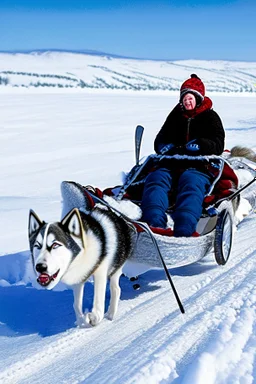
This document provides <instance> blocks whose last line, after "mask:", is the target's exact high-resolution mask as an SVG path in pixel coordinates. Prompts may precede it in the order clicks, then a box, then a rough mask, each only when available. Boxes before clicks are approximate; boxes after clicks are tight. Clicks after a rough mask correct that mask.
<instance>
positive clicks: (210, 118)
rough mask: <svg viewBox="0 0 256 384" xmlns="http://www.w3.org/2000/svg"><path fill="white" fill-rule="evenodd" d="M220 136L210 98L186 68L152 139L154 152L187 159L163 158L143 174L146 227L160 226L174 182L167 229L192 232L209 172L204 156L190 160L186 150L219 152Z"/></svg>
mask: <svg viewBox="0 0 256 384" xmlns="http://www.w3.org/2000/svg"><path fill="white" fill-rule="evenodd" d="M224 140H225V132H224V129H223V125H222V122H221V119H220V117H219V115H218V114H217V113H216V112H215V111H214V110H213V109H212V101H211V99H210V98H209V97H206V96H205V86H204V84H203V82H202V81H201V79H200V78H199V77H198V76H197V75H195V74H192V75H191V78H189V79H188V80H186V81H185V82H184V83H183V84H182V85H181V88H180V100H179V103H178V104H177V105H176V106H175V107H174V109H173V110H172V111H171V112H170V114H169V115H168V117H167V119H166V121H165V123H164V125H163V126H162V128H161V129H160V131H159V133H158V134H157V136H156V138H155V141H154V149H155V151H156V153H157V154H162V155H170V156H171V155H175V154H179V155H187V156H189V157H188V160H187V161H185V163H184V161H183V160H182V161H180V160H176V161H174V162H169V164H168V162H167V161H166V162H164V163H163V165H162V166H159V167H158V168H157V169H156V170H155V171H153V172H151V173H150V174H149V175H148V176H147V178H146V181H145V186H144V190H143V196H142V204H141V209H142V220H143V221H145V222H147V223H148V224H149V225H150V226H151V227H157V228H163V229H165V228H166V225H167V216H166V210H167V209H168V206H169V192H170V190H171V188H172V187H173V184H175V186H176V192H177V195H176V201H175V209H174V213H173V215H172V218H173V221H174V228H173V235H174V236H176V237H181V236H186V237H188V236H191V235H194V236H196V235H197V233H196V232H195V231H196V226H197V222H198V220H199V219H200V216H201V214H202V210H203V200H204V197H205V194H206V193H207V192H208V190H209V188H210V184H211V176H210V174H208V172H207V169H206V167H205V162H201V161H194V162H193V161H192V162H191V156H199V155H221V154H222V152H223V150H224ZM192 160H193V158H192ZM161 163H162V162H161ZM181 163H182V166H181V165H180V164H181ZM181 167H182V169H181Z"/></svg>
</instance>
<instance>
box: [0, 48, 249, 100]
mask: <svg viewBox="0 0 256 384" xmlns="http://www.w3.org/2000/svg"><path fill="white" fill-rule="evenodd" d="M193 72H195V73H197V74H198V75H199V76H200V77H201V78H202V79H203V80H204V82H205V85H206V87H207V91H208V92H211V91H217V92H250V93H252V92H255V93H256V63H253V62H231V61H202V60H183V61H154V60H137V59H127V58H119V57H116V56H110V55H107V54H106V55H103V54H99V55H96V54H93V53H91V54H88V53H73V52H63V51H46V52H41V51H38V52H31V53H0V88H2V87H57V88H87V89H88V88H90V89H122V90H152V91H154V90H173V91H177V90H178V89H179V87H180V84H181V82H182V81H184V79H186V78H187V77H189V76H190V74H191V73H193Z"/></svg>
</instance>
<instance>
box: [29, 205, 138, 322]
mask: <svg viewBox="0 0 256 384" xmlns="http://www.w3.org/2000/svg"><path fill="white" fill-rule="evenodd" d="M28 231H29V242H30V250H31V256H32V261H33V267H34V270H35V273H36V275H37V282H38V283H39V284H40V285H41V286H42V287H45V288H46V289H52V288H53V287H54V286H55V285H56V284H57V283H58V282H59V281H60V280H61V281H63V282H64V283H65V284H68V285H70V286H72V288H73V292H74V310H75V314H76V324H77V325H78V326H80V327H82V326H86V324H90V325H97V324H98V323H99V322H100V321H101V320H102V319H103V317H104V308H105V293H106V284H107V279H108V278H110V293H111V299H110V305H109V309H108V312H107V317H108V318H109V319H110V320H112V319H113V318H114V316H115V314H116V312H117V307H118V301H119V298H120V287H119V278H120V275H121V272H122V266H123V264H124V263H125V261H126V260H127V259H128V258H129V256H130V255H131V251H132V233H133V230H132V228H131V227H130V226H129V225H128V224H127V222H126V221H125V220H124V219H123V218H122V217H121V216H117V215H115V214H114V213H113V212H112V211H111V210H110V209H108V208H106V207H104V206H103V205H102V206H101V205H95V206H94V207H93V208H92V209H91V211H90V212H87V213H85V212H82V211H81V210H79V209H77V208H74V209H72V210H71V211H70V212H69V213H68V214H67V215H66V216H65V217H64V218H63V219H62V220H61V221H60V222H55V223H45V222H44V221H41V220H40V219H39V217H38V216H37V215H36V214H35V212H33V211H32V210H31V211H30V214H29V227H28ZM91 275H93V277H94V300H93V309H92V312H90V313H87V314H86V315H84V314H83V311H82V302H83V290H84V283H85V281H86V280H87V279H88V278H89V277H90V276H91Z"/></svg>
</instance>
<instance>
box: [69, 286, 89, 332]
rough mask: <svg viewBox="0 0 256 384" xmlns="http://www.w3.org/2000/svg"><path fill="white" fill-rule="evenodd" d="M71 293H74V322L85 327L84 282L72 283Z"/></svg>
mask: <svg viewBox="0 0 256 384" xmlns="http://www.w3.org/2000/svg"><path fill="white" fill-rule="evenodd" d="M72 288H73V295H74V304H73V307H74V311H75V314H76V322H75V324H76V325H77V326H78V327H85V326H86V321H85V317H84V314H83V296H84V283H81V284H76V285H73V287H72Z"/></svg>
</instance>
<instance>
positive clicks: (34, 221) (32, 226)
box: [28, 209, 44, 238]
mask: <svg viewBox="0 0 256 384" xmlns="http://www.w3.org/2000/svg"><path fill="white" fill-rule="evenodd" d="M43 223H44V222H43V221H41V220H40V219H39V217H38V216H37V214H36V213H35V212H34V211H33V210H32V209H30V211H29V219H28V236H29V238H30V237H31V236H32V235H33V234H34V233H36V232H37V231H38V229H39V228H40V227H41V226H42V225H43Z"/></svg>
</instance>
